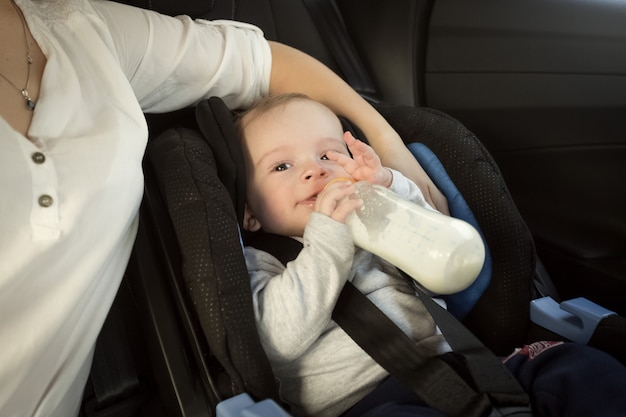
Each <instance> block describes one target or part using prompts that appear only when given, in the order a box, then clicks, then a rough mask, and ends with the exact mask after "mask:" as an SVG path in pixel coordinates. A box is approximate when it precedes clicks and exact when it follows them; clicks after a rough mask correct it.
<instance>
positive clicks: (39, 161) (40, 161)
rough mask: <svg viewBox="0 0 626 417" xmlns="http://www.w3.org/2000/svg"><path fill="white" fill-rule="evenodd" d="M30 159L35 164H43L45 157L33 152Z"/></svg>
mask: <svg viewBox="0 0 626 417" xmlns="http://www.w3.org/2000/svg"><path fill="white" fill-rule="evenodd" d="M31 159H32V160H33V162H34V163H36V164H43V163H44V162H46V155H44V154H42V153H41V152H35V153H33V154H32V155H31Z"/></svg>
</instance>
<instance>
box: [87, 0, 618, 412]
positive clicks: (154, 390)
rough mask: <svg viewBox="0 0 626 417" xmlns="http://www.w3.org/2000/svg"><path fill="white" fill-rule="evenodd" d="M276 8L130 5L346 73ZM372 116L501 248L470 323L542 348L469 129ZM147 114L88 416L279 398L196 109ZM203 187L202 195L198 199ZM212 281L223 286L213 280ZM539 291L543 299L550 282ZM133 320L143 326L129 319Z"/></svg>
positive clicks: (416, 117)
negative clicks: (187, 18) (240, 397)
mask: <svg viewBox="0 0 626 417" xmlns="http://www.w3.org/2000/svg"><path fill="white" fill-rule="evenodd" d="M271 3H272V4H271V7H270V6H269V5H268V4H269V3H267V4H266V3H264V2H259V1H250V2H248V1H237V2H234V1H224V2H222V1H217V2H212V3H211V6H209V5H206V7H205V5H204V3H199V2H197V1H189V2H171V1H162V2H159V1H150V2H149V4H148V3H146V4H144V5H141V4H136V5H140V6H145V7H149V8H155V9H157V10H159V11H162V12H166V13H170V14H178V13H181V12H187V13H189V14H191V15H193V16H195V17H205V18H218V17H235V18H237V19H238V20H244V21H249V22H252V23H256V24H259V25H260V26H261V27H262V28H263V29H264V30H265V32H266V34H267V36H268V38H270V39H278V40H281V41H285V42H286V43H290V44H292V45H294V46H296V47H299V48H300V49H303V50H305V51H307V52H309V53H311V54H312V55H314V56H316V57H318V58H319V59H321V60H322V61H324V62H326V63H327V64H329V66H331V68H334V69H336V70H339V68H338V65H337V63H336V60H335V59H334V58H333V57H332V53H331V52H330V51H329V50H328V49H327V48H326V47H325V46H324V42H323V40H322V36H321V35H320V36H318V35H316V34H317V32H316V29H315V26H314V23H313V21H312V19H311V17H310V16H309V15H308V11H307V9H306V8H305V7H304V6H303V4H302V3H301V2H300V1H296V2H294V1H284V0H274V1H272V2H271ZM211 7H213V8H211ZM285 11H286V12H285ZM283 12H284V13H285V15H287V16H289V18H288V19H285V18H283V19H280V18H279V16H285V15H283V14H282V13H283ZM285 22H287V23H285ZM303 25H305V27H309V28H310V30H304V33H311V34H313V35H309V36H301V33H302V32H303V29H302V27H303ZM307 25H308V26H307ZM278 35H281V36H278ZM291 38H293V40H294V41H293V42H290V41H289V39H291ZM371 95H372V96H375V95H376V94H375V92H373V93H372V94H371ZM377 107H378V108H379V110H380V111H381V113H382V114H383V115H384V116H385V117H386V118H387V119H388V120H389V121H390V123H391V124H392V125H394V127H395V128H396V129H397V130H398V132H399V133H400V134H401V136H402V137H403V138H404V139H405V141H407V142H413V141H415V140H419V141H421V142H424V143H427V144H428V145H429V147H430V148H431V149H432V150H433V151H434V153H435V154H436V155H437V156H438V157H439V158H440V159H441V161H442V162H443V164H444V166H446V169H447V170H448V171H449V174H450V176H451V177H452V178H453V179H454V181H455V182H459V184H457V185H458V186H459V189H461V192H462V193H463V195H464V196H465V198H466V199H467V201H468V203H469V204H470V206H471V207H472V209H473V211H474V213H475V215H476V217H477V218H478V221H479V223H480V224H481V227H482V229H483V233H484V234H485V237H486V238H487V240H488V241H490V242H496V243H494V244H492V245H490V248H491V250H492V256H493V259H494V264H493V272H492V273H493V277H494V284H492V285H490V286H489V288H488V289H487V291H486V292H485V294H484V296H483V297H482V298H481V299H480V300H479V302H478V303H477V304H476V306H475V307H474V308H473V309H472V311H471V312H470V313H469V315H468V316H467V318H466V319H465V323H466V324H467V325H468V327H470V328H471V329H472V330H473V331H474V332H475V333H476V334H477V335H478V336H479V337H480V338H481V340H483V342H485V344H487V345H488V346H489V347H490V348H492V349H493V350H494V352H496V353H498V354H507V353H509V352H510V350H511V349H512V348H513V347H515V346H518V345H520V344H522V343H524V342H526V341H532V340H535V339H537V338H544V337H543V334H541V336H539V335H533V334H530V331H529V330H530V329H531V324H530V321H529V304H528V302H529V301H530V299H531V298H533V297H534V296H535V295H536V289H535V286H534V285H533V281H534V279H535V278H536V277H537V276H538V273H537V270H538V269H537V268H536V255H535V252H534V246H533V243H532V237H531V236H530V234H529V232H528V230H527V229H526V227H525V225H524V222H523V220H522V219H521V218H520V216H519V213H518V212H517V210H516V208H515V205H514V204H513V202H512V201H511V198H510V196H509V194H508V191H507V190H506V184H504V181H503V180H502V178H501V176H500V173H499V171H498V169H497V166H496V165H495V163H494V162H493V160H492V159H491V157H490V156H489V154H488V152H487V151H486V150H485V149H484V147H482V145H481V144H480V142H479V141H478V140H477V139H476V138H475V137H474V135H472V134H471V132H469V131H467V130H466V129H465V128H464V127H463V126H462V125H460V124H459V123H458V122H457V121H455V120H453V119H452V118H450V117H448V116H447V115H445V114H442V113H440V112H437V111H435V110H430V109H416V108H411V107H399V106H393V105H384V104H378V105H377ZM148 116H149V121H150V124H151V132H152V134H153V136H157V135H159V134H160V133H161V132H163V131H164V130H165V129H166V128H168V127H172V126H176V128H175V129H173V130H168V131H167V132H165V133H163V134H162V135H159V137H158V138H156V140H155V139H154V138H152V139H151V142H150V144H149V148H148V152H147V158H146V162H145V167H146V195H145V199H144V204H143V206H142V210H141V220H140V230H139V234H138V238H137V243H136V246H135V250H134V253H133V257H132V259H131V262H130V264H129V268H128V272H127V279H126V280H125V283H124V284H123V286H122V288H121V290H120V294H119V296H118V300H117V301H116V303H115V305H114V308H113V310H112V313H111V315H110V323H112V324H111V325H107V326H105V329H104V330H103V333H102V336H101V342H100V343H99V345H98V351H97V353H96V359H95V360H94V370H97V369H100V370H101V369H103V368H104V369H107V370H108V371H109V372H105V374H108V375H105V377H102V373H101V372H100V376H97V375H98V372H94V373H93V374H92V375H94V377H92V383H91V384H90V386H91V387H99V388H95V389H89V390H88V391H87V394H86V398H87V399H88V401H86V403H88V404H95V405H90V406H89V407H86V408H89V410H90V411H89V412H88V413H86V414H89V415H115V416H119V415H138V413H139V414H143V415H155V416H159V415H168V416H169V415H181V416H183V415H184V416H191V415H194V416H195V415H198V416H201V415H213V412H214V408H215V404H216V403H218V402H219V401H220V400H221V399H224V398H228V397H230V396H232V395H235V394H238V393H240V392H248V393H250V394H251V395H252V396H253V397H254V398H255V399H262V398H275V399H277V393H276V389H275V386H274V383H273V375H272V373H271V369H270V368H269V364H268V362H267V359H266V358H265V355H264V353H263V352H262V349H261V348H260V343H259V342H258V336H257V335H256V330H255V327H254V321H253V316H252V313H251V305H250V303H251V301H250V294H249V286H248V285H246V284H247V272H246V271H245V267H244V264H243V262H242V261H243V258H242V255H241V254H240V250H239V249H240V243H239V240H238V234H237V231H236V217H235V216H234V212H233V209H232V206H231V205H230V204H231V203H230V198H229V197H230V196H229V195H228V192H227V191H226V189H225V188H224V187H223V185H222V183H221V181H219V178H218V176H217V167H216V166H215V165H214V163H215V161H214V159H213V157H212V151H211V149H210V147H208V144H207V143H206V142H205V141H204V138H203V137H202V136H201V135H199V134H198V130H197V126H196V123H195V120H194V115H193V113H192V112H190V111H181V112H177V113H175V114H170V115H148ZM453 138H455V139H453ZM176 154H178V156H176ZM181 155H182V156H181ZM181 157H182V159H181ZM468 161H469V163H468ZM185 172H187V173H185ZM183 175H187V177H186V178H183V177H182V176H183ZM164 184H168V185H164ZM198 185H202V187H203V190H204V191H202V192H199V191H198V190H195V191H194V190H193V188H194V187H196V186H198ZM190 190H191V191H190ZM187 210H189V211H190V212H194V213H196V214H197V213H202V214H203V218H204V222H205V224H204V225H202V227H200V226H199V224H198V222H196V221H195V220H191V219H190V218H188V217H187V215H186V214H184V213H185V212H186V211H187ZM210 213H216V215H215V216H214V215H212V214H210ZM539 270H540V269H539ZM207 272H210V273H212V274H214V275H213V276H218V275H219V276H221V277H222V278H226V279H225V280H223V279H222V278H219V279H212V278H210V279H209V278H207V275H206V273H207ZM539 275H541V274H539ZM500 280H502V281H500ZM499 282H501V285H498V284H497V283H499ZM546 282H547V284H546ZM543 287H546V288H548V289H549V281H544V284H543ZM116 311H121V313H115V312H116ZM120 315H121V316H122V317H123V319H122V320H120V319H119V316H120ZM133 316H138V318H137V320H130V318H132V317H133ZM116 318H117V320H116ZM139 334H141V337H139ZM621 334H626V333H624V332H622V333H621ZM120 335H122V336H121V337H120ZM112 338H114V339H115V340H117V343H114V344H113V348H108V349H107V348H106V347H103V346H106V343H105V342H104V341H106V340H111V339H112ZM124 339H126V340H127V341H128V342H129V343H128V345H130V352H127V353H126V354H119V352H118V354H113V355H111V352H115V351H120V350H124V349H125V343H122V342H120V340H124ZM137 339H142V340H137ZM98 352H103V353H102V354H98ZM129 357H130V358H132V359H133V360H132V361H130V360H129V359H128V358H129ZM129 362H134V363H131V365H130V368H134V370H131V371H129V372H128V373H126V374H124V372H120V374H121V375H112V374H115V373H116V372H111V370H116V369H128V368H129V366H127V365H128V363H129ZM102 364H104V365H102ZM115 364H121V365H119V367H116V365H115ZM125 364H126V365H125ZM125 367H126V368H125ZM107 386H111V387H114V388H107ZM119 386H122V387H124V388H123V389H120V388H119ZM103 387H104V388H103ZM94 391H101V393H100V394H98V395H96V394H97V392H94ZM111 392H113V393H114V394H111ZM94 401H95V403H94ZM121 403H124V404H127V405H128V404H130V405H128V406H119V404H121ZM110 404H113V406H109V405H110ZM122 410H124V411H122Z"/></svg>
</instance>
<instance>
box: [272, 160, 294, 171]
mask: <svg viewBox="0 0 626 417" xmlns="http://www.w3.org/2000/svg"><path fill="white" fill-rule="evenodd" d="M289 168H291V164H288V163H286V162H283V163H282V164H278V165H276V166H275V167H274V171H286V170H288V169H289Z"/></svg>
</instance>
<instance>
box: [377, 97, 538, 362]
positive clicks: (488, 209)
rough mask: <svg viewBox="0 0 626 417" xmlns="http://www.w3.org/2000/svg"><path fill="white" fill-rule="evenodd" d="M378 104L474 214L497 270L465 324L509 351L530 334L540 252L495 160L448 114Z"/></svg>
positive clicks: (500, 350)
mask: <svg viewBox="0 0 626 417" xmlns="http://www.w3.org/2000/svg"><path fill="white" fill-rule="evenodd" d="M377 108H378V110H379V111H380V112H381V114H382V115H383V116H384V117H385V118H386V119H387V120H388V121H389V123H390V124H391V125H392V126H393V127H394V128H395V129H396V130H397V131H398V133H399V134H400V136H401V137H402V138H403V140H404V141H405V142H406V143H410V142H422V143H424V144H425V145H427V146H428V147H429V148H430V149H431V150H432V151H433V152H434V153H435V154H436V155H437V156H438V158H439V159H440V161H441V162H442V164H443V165H444V166H445V167H446V170H447V172H448V174H449V176H450V178H451V179H452V181H454V183H455V184H456V186H457V187H458V189H459V191H460V192H461V194H463V196H464V198H465V200H466V201H467V203H468V204H469V206H470V208H471V209H472V211H473V213H474V215H475V216H476V219H477V220H478V223H479V224H480V227H481V229H482V231H483V233H484V235H485V238H486V240H487V243H488V245H489V250H490V251H491V253H492V256H493V274H492V279H491V284H490V285H489V287H488V288H487V290H486V292H485V293H484V295H483V296H482V297H481V299H480V300H479V302H478V304H477V305H476V306H475V307H474V309H473V310H472V311H471V312H470V314H469V316H468V317H467V318H466V320H465V324H466V325H467V326H468V327H469V328H470V330H472V332H474V334H476V336H478V337H479V339H481V341H482V342H483V343H485V344H486V345H487V346H488V347H489V348H491V349H492V350H493V351H494V353H496V354H499V355H508V354H509V353H510V352H511V350H512V349H514V348H515V347H518V346H521V345H522V344H524V342H525V341H526V337H527V334H528V330H529V326H530V318H529V317H530V300H531V298H532V294H533V292H532V283H533V278H534V274H535V263H536V253H535V246H534V242H533V239H532V236H531V234H530V232H529V230H528V228H527V226H526V224H525V223H524V221H523V219H522V217H521V215H520V213H519V211H518V210H517V207H516V205H515V203H514V201H513V199H512V197H511V195H510V193H509V191H508V188H507V186H506V184H505V181H504V178H503V177H502V174H501V172H500V170H499V168H498V166H497V164H496V162H495V161H494V159H493V158H492V157H491V155H490V154H489V152H488V151H487V150H486V149H485V147H484V146H483V145H482V144H481V143H480V141H479V140H478V138H476V136H475V135H474V134H473V133H472V132H470V131H469V130H468V129H466V128H465V127H464V126H463V125H462V124H461V123H460V122H458V121H457V120H455V119H453V118H452V117H450V116H448V115H446V114H444V113H441V112H439V111H435V110H432V109H425V108H414V107H405V106H385V105H378V106H377Z"/></svg>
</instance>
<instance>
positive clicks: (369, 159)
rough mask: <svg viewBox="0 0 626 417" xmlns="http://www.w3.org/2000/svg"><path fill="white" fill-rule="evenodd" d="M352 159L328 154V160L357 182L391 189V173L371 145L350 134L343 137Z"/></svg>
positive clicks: (331, 153)
mask: <svg viewBox="0 0 626 417" xmlns="http://www.w3.org/2000/svg"><path fill="white" fill-rule="evenodd" d="M343 138H344V140H345V141H346V144H347V145H348V149H350V153H352V158H350V157H349V156H347V155H343V154H340V153H339V152H328V153H327V154H326V156H327V158H328V159H330V160H332V161H335V162H337V163H339V164H340V165H341V166H343V169H345V170H346V172H347V173H348V174H350V175H351V176H352V178H354V180H355V181H369V182H371V183H372V184H379V185H382V186H384V187H389V186H390V185H391V181H392V180H393V175H392V174H391V171H389V170H388V169H387V168H385V167H383V165H382V163H381V162H380V158H379V157H378V155H377V154H376V152H374V149H372V148H371V147H370V146H369V145H367V144H365V143H364V142H361V141H360V140H357V139H355V138H354V136H352V134H351V133H350V132H345V133H344V135H343Z"/></svg>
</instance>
